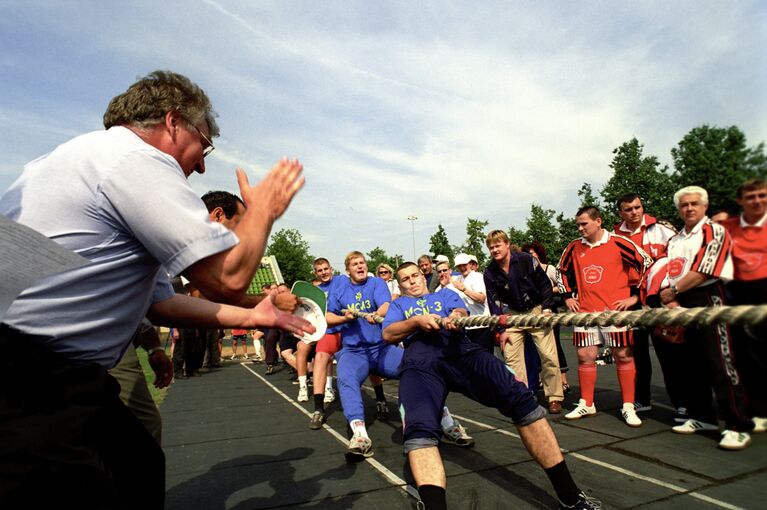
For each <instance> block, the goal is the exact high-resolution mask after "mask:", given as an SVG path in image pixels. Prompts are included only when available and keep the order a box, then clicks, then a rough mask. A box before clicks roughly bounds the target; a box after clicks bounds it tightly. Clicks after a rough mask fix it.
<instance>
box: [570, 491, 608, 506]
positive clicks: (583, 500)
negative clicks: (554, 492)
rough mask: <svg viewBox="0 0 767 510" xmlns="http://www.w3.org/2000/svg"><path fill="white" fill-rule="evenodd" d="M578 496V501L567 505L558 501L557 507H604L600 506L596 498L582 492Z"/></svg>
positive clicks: (600, 503)
mask: <svg viewBox="0 0 767 510" xmlns="http://www.w3.org/2000/svg"><path fill="white" fill-rule="evenodd" d="M578 496H579V498H578V502H577V503H575V504H574V505H571V506H568V505H565V504H564V503H562V502H561V501H560V502H559V508H560V509H562V510H563V509H566V508H573V509H575V510H602V508H604V507H603V506H602V502H601V501H599V500H598V499H596V498H592V497H591V496H587V495H586V494H584V493H583V492H581V493H580V494H579V495H578Z"/></svg>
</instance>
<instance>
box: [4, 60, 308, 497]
mask: <svg viewBox="0 0 767 510" xmlns="http://www.w3.org/2000/svg"><path fill="white" fill-rule="evenodd" d="M214 117H215V114H214V112H213V108H212V105H211V103H210V100H209V99H208V96H207V95H206V94H205V92H203V90H202V89H200V87H199V86H197V85H196V84H194V83H193V82H192V81H191V80H189V79H188V78H186V77H185V76H182V75H179V74H176V73H172V72H169V71H155V72H153V73H151V74H149V75H147V76H146V77H144V78H142V79H140V80H138V81H137V82H136V83H134V84H133V85H131V86H130V87H129V88H128V90H127V91H125V92H124V93H122V94H120V95H118V96H116V97H115V98H113V99H112V100H111V101H110V103H109V106H108V108H107V110H106V113H105V114H104V119H103V121H104V127H105V128H106V130H104V131H95V132H92V133H87V134H84V135H81V136H77V137H75V138H73V139H72V140H69V141H67V142H65V143H63V144H61V145H59V146H58V147H57V148H55V149H54V150H53V151H52V152H51V153H49V154H47V155H45V156H43V157H41V158H38V159H36V160H34V161H32V162H31V163H29V164H27V165H26V167H25V168H24V171H23V172H22V174H21V176H20V177H19V178H18V179H17V180H16V182H14V183H13V184H12V185H11V187H10V188H9V189H8V190H7V192H6V193H5V194H4V195H3V196H2V197H0V214H4V215H6V216H7V217H9V218H10V219H12V220H14V221H17V222H18V223H21V224H23V225H26V226H28V227H30V228H32V229H35V230H37V231H39V232H41V233H42V234H43V235H46V236H48V237H49V238H51V239H52V240H54V241H55V242H57V243H59V244H61V245H62V246H63V247H64V248H67V249H69V250H72V251H73V252H75V253H78V254H80V255H82V256H83V257H85V258H87V259H88V260H89V263H88V264H86V265H84V266H81V267H78V268H75V269H71V270H67V271H64V272H61V273H58V274H55V275H52V276H48V277H46V278H43V279H42V280H40V281H39V282H37V283H36V284H35V285H34V286H32V287H30V288H28V289H26V290H24V291H23V292H22V293H21V294H20V295H19V296H18V298H16V300H15V301H14V302H13V303H12V304H11V306H10V308H9V309H8V312H7V313H6V315H5V316H4V318H3V324H2V325H1V326H0V346H2V350H3V352H4V353H5V355H6V356H5V361H4V365H3V374H4V375H5V378H4V380H3V381H2V382H0V416H2V419H0V436H3V437H14V438H16V439H15V440H14V441H13V442H7V441H6V442H5V443H6V444H4V447H3V449H4V451H3V455H2V457H0V472H2V473H3V483H2V484H0V507H2V508H16V507H18V506H21V505H22V504H23V505H24V506H25V507H29V508H52V507H68V506H77V507H78V508H82V509H90V508H107V507H108V508H117V507H119V508H139V507H140V508H161V507H162V505H163V501H164V492H165V488H164V485H165V484H164V481H165V462H164V456H163V453H162V450H161V449H160V447H159V445H158V444H157V442H156V441H155V440H154V438H152V436H151V435H150V434H149V432H147V431H146V429H144V428H143V427H142V426H141V425H140V424H139V423H138V421H137V420H136V418H135V417H134V416H133V415H132V414H131V413H130V411H128V409H127V408H126V407H125V406H124V405H123V404H122V402H120V400H119V398H118V392H119V385H118V384H117V383H116V382H115V380H114V378H113V377H112V376H110V375H109V374H107V369H109V368H111V367H113V366H114V365H115V364H116V363H117V361H118V360H119V359H120V357H121V356H122V353H123V352H124V351H125V349H127V348H128V347H129V344H130V340H131V337H132V336H133V333H134V332H135V331H136V328H137V327H138V325H139V323H140V322H141V320H142V319H143V317H144V316H145V315H146V316H148V318H149V319H150V320H151V321H152V322H153V323H154V324H156V325H168V326H181V327H184V326H186V327H224V328H230V327H235V326H244V327H256V326H258V325H263V326H269V327H277V328H283V329H288V330H290V331H291V332H296V333H298V332H300V331H310V332H311V331H313V330H314V328H312V327H311V326H310V325H309V324H308V323H306V321H302V320H299V319H297V318H295V317H293V316H292V315H290V314H288V313H285V312H284V311H281V310H279V309H278V308H276V307H275V306H274V303H273V302H272V301H271V300H267V299H264V300H261V299H259V298H255V297H252V296H248V295H246V291H247V289H248V287H249V285H250V282H251V280H252V278H253V274H254V273H255V272H256V270H257V269H258V266H259V264H260V261H261V255H262V254H263V251H264V245H265V242H266V240H267V237H268V235H269V232H270V230H271V227H272V224H273V223H274V221H275V220H276V219H277V218H279V217H280V216H281V215H282V213H283V212H284V211H285V209H286V208H287V207H288V205H289V204H290V202H291V200H292V199H293V197H294V196H295V194H296V193H297V192H298V190H299V189H300V188H301V187H302V186H303V183H304V179H303V177H301V172H302V167H301V164H300V163H299V162H298V161H289V160H287V159H284V160H282V161H280V162H279V163H278V164H277V165H276V166H275V167H274V169H273V170H272V171H271V172H270V173H268V174H267V176H266V177H265V178H264V179H263V180H262V181H261V182H260V183H259V184H258V185H257V186H251V185H250V183H249V182H248V178H247V176H246V174H245V172H244V171H242V170H238V171H237V180H238V183H239V187H240V195H241V197H242V199H243V202H244V204H245V206H246V210H245V212H244V213H243V215H242V218H241V220H240V223H239V225H237V227H236V228H234V230H232V231H230V230H228V229H227V228H225V227H224V226H222V225H220V224H218V223H214V222H212V221H210V219H209V217H208V214H209V213H208V211H207V209H206V208H205V205H204V203H203V202H202V200H200V198H199V197H198V196H197V195H196V194H195V193H194V191H193V190H192V188H191V186H190V185H189V183H188V182H187V178H188V177H189V176H190V175H192V174H193V173H194V172H198V173H203V172H205V156H207V155H209V154H210V153H211V151H212V150H213V144H212V142H211V139H212V138H213V137H215V136H217V135H218V126H217V124H216V122H215V119H214ZM167 273H170V275H171V276H173V277H175V276H177V275H180V274H183V275H184V276H185V277H186V278H187V279H189V281H190V282H191V283H192V284H193V285H194V286H195V287H197V288H198V289H199V290H200V291H201V292H202V293H203V294H204V295H205V296H206V297H208V298H209V299H211V300H213V301H215V302H210V301H205V300H201V299H195V298H193V297H189V296H182V295H176V294H175V292H174V291H173V288H172V286H171V284H170V281H169V279H168V274H167ZM221 303H230V304H235V305H237V304H239V305H244V306H246V307H248V308H239V307H237V306H231V305H228V304H221ZM281 303H282V306H283V307H286V308H294V307H295V305H296V299H295V296H293V298H292V299H283V300H282V301H281ZM254 305H256V307H255V308H253V309H251V308H250V307H252V306H254ZM154 355H159V351H157V352H156V353H155V352H151V353H150V356H154ZM137 465H140V466H141V469H136V466H137ZM40 480H45V483H46V485H47V487H48V490H46V491H40V490H39V483H40ZM84 486H87V487H88V488H89V490H87V491H83V490H82V487H84ZM137 488H140V489H137Z"/></svg>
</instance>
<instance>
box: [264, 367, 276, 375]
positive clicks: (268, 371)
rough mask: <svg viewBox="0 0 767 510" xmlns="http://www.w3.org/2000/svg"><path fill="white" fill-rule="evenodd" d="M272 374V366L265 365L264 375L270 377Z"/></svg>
mask: <svg viewBox="0 0 767 510" xmlns="http://www.w3.org/2000/svg"><path fill="white" fill-rule="evenodd" d="M273 373H274V365H266V375H272V374H273Z"/></svg>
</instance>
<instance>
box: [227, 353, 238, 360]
mask: <svg viewBox="0 0 767 510" xmlns="http://www.w3.org/2000/svg"><path fill="white" fill-rule="evenodd" d="M229 359H230V360H236V359H237V356H236V355H234V354H232V355H231V356H229Z"/></svg>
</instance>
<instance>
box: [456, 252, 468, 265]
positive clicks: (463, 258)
mask: <svg viewBox="0 0 767 510" xmlns="http://www.w3.org/2000/svg"><path fill="white" fill-rule="evenodd" d="M470 260H471V258H470V257H469V256H468V255H466V254H465V253H459V254H458V255H456V256H455V265H456V266H460V265H461V264H468V263H469V261H470Z"/></svg>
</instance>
